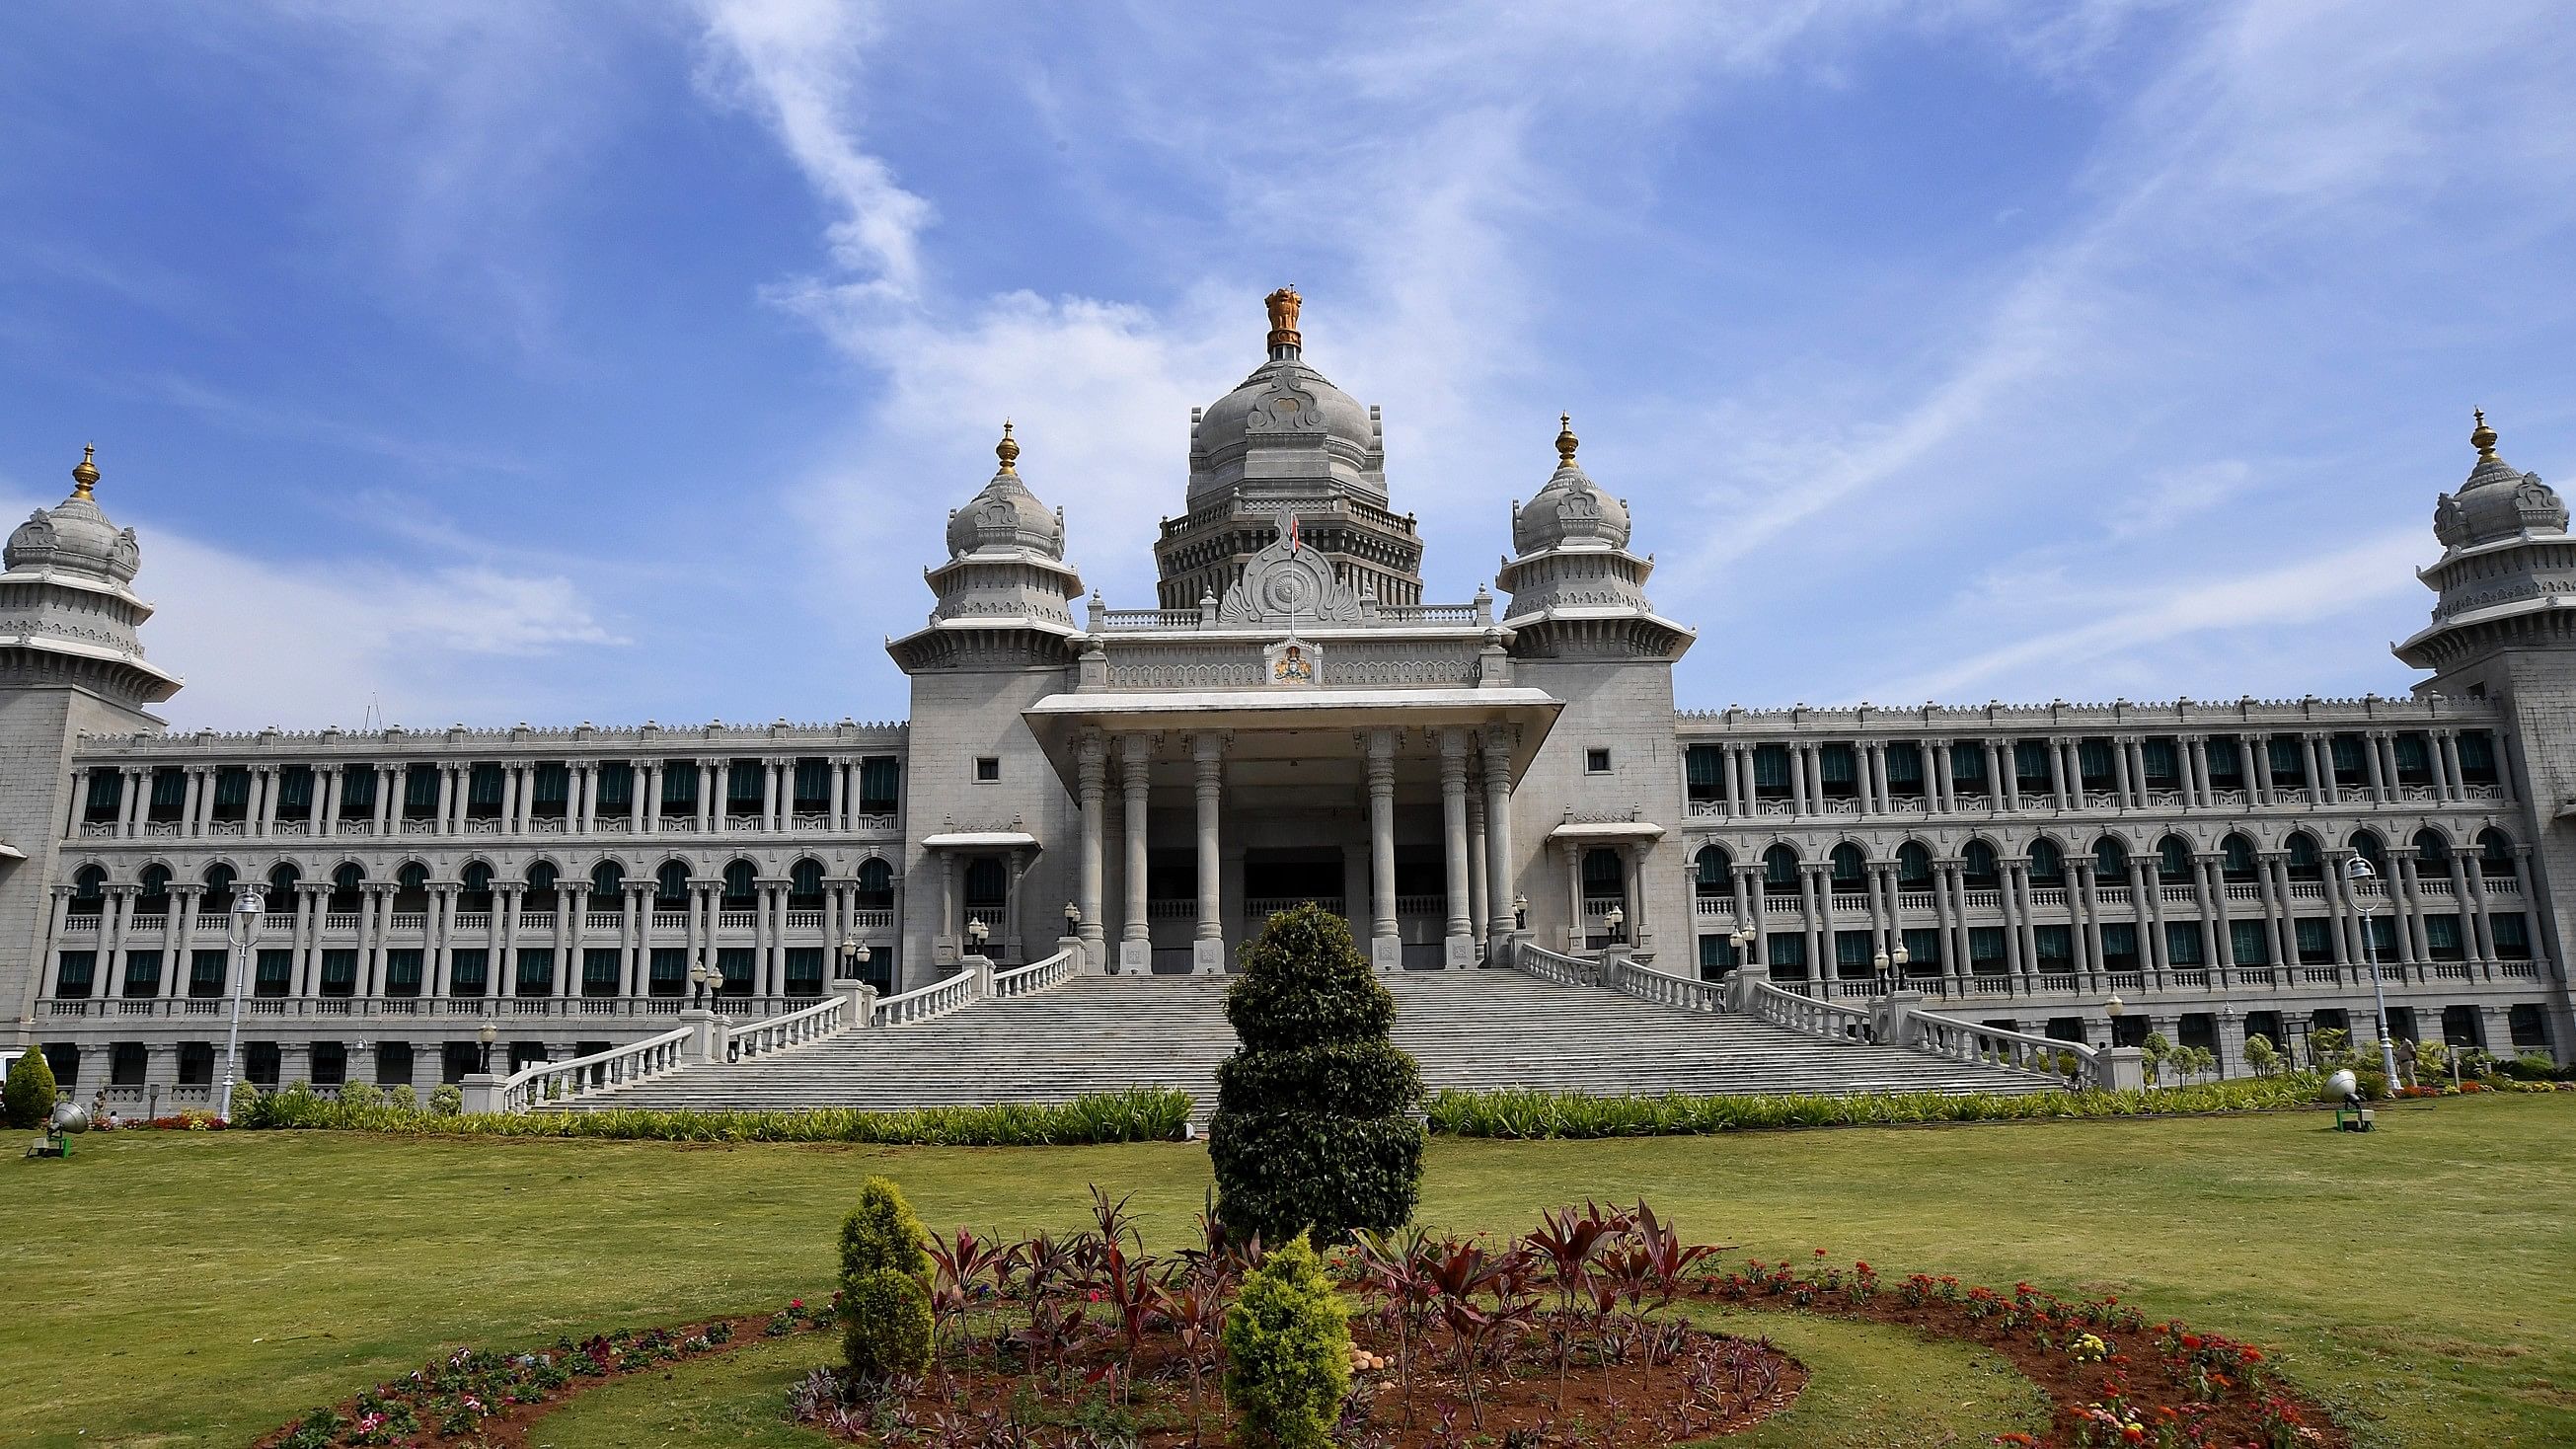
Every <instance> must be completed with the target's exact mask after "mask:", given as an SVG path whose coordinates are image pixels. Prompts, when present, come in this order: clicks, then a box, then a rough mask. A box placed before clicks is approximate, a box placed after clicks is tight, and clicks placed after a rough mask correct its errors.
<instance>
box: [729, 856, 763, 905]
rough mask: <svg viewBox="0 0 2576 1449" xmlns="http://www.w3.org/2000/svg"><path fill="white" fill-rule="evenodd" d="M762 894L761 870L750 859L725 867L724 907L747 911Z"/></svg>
mask: <svg viewBox="0 0 2576 1449" xmlns="http://www.w3.org/2000/svg"><path fill="white" fill-rule="evenodd" d="M759 894H760V872H759V870H758V869H757V868H755V867H754V866H753V865H752V863H751V862H750V861H747V860H737V861H735V862H734V863H733V864H731V865H728V866H726V867H725V868H724V908H725V909H726V910H729V911H747V910H750V909H751V907H752V903H753V901H754V900H755V899H756V898H757V897H758V896H759Z"/></svg>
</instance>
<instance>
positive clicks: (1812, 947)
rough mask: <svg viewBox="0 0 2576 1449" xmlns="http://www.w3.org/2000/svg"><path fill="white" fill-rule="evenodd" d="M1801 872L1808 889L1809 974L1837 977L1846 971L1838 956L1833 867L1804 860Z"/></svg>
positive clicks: (1806, 889)
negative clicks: (1835, 932) (1835, 941)
mask: <svg viewBox="0 0 2576 1449" xmlns="http://www.w3.org/2000/svg"><path fill="white" fill-rule="evenodd" d="M1798 875H1799V878H1800V884H1801V887H1802V888H1803V889H1804V891H1805V892H1806V899H1805V902H1804V903H1805V905H1806V908H1807V921H1806V926H1807V960H1808V970H1809V973H1810V975H1811V977H1812V978H1813V979H1815V980H1818V981H1832V980H1835V979H1836V978H1837V976H1838V975H1839V973H1840V972H1841V970H1842V962H1841V961H1839V960H1837V959H1836V958H1835V956H1834V880H1833V867H1832V866H1831V865H1830V864H1825V865H1819V864H1816V863H1814V862H1812V861H1811V862H1804V863H1801V865H1800V866H1799V869H1798Z"/></svg>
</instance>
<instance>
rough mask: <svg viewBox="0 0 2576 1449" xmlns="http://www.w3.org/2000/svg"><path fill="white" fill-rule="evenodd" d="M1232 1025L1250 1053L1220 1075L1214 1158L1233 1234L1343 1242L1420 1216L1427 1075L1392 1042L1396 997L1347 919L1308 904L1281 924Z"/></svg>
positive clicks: (1241, 985)
mask: <svg viewBox="0 0 2576 1449" xmlns="http://www.w3.org/2000/svg"><path fill="white" fill-rule="evenodd" d="M1225 1015H1226V1020H1228V1021H1230V1022H1232V1023H1233V1024H1234V1034H1235V1036H1236V1037H1237V1038H1239V1039H1240V1040H1241V1042H1242V1046H1241V1048H1240V1049H1239V1050H1237V1051H1236V1052H1235V1054H1234V1055H1233V1056H1231V1057H1229V1058H1227V1059H1226V1060H1225V1061H1224V1062H1223V1063H1222V1064H1221V1065H1219V1066H1218V1068H1217V1076H1216V1081H1217V1097H1216V1102H1217V1106H1216V1120H1215V1121H1214V1122H1213V1123H1212V1124H1210V1127H1209V1131H1208V1155H1209V1157H1210V1159H1211V1161H1212V1162H1213V1164H1214V1166H1215V1168H1216V1183H1217V1214H1218V1216H1219V1218H1220V1219H1221V1220H1222V1221H1223V1222H1224V1223H1225V1225H1226V1227H1227V1229H1228V1230H1229V1231H1231V1232H1236V1233H1259V1234H1260V1235H1261V1237H1262V1239H1263V1240H1264V1241H1266V1242H1280V1241H1283V1240H1285V1239H1287V1238H1289V1237H1292V1236H1294V1235H1295V1234H1296V1233H1297V1232H1298V1230H1300V1229H1312V1230H1313V1233H1314V1236H1315V1238H1316V1240H1317V1241H1318V1242H1340V1241H1342V1240H1344V1239H1346V1238H1348V1237H1349V1236H1350V1234H1351V1230H1352V1229H1354V1228H1374V1229H1378V1230H1381V1231H1383V1230H1385V1229H1388V1228H1393V1227H1395V1226H1397V1225H1399V1224H1401V1223H1403V1222H1404V1221H1405V1220H1406V1219H1407V1218H1410V1217H1412V1216H1413V1205H1414V1201H1415V1198H1416V1197H1417V1195H1418V1194H1419V1192H1420V1190H1421V1185H1422V1138H1423V1131H1422V1125H1421V1124H1420V1123H1419V1122H1417V1121H1415V1120H1414V1119H1413V1118H1412V1117H1411V1116H1410V1115H1409V1114H1410V1113H1411V1112H1412V1110H1413V1109H1414V1107H1415V1105H1416V1104H1417V1103H1419V1102H1420V1101H1421V1099H1422V1075H1421V1072H1420V1070H1419V1069H1418V1068H1416V1067H1415V1066H1414V1063H1413V1058H1412V1057H1410V1056H1407V1055H1406V1054H1405V1053H1403V1052H1401V1051H1398V1050H1396V1048H1395V1045H1394V1043H1392V1042H1390V1041H1388V1040H1387V1027H1388V1026H1389V1025H1390V1024H1392V1023H1393V1022H1394V1020H1395V999H1394V998H1393V997H1391V996H1389V995H1387V994H1386V988H1385V987H1384V986H1381V985H1379V984H1378V980H1377V976H1376V975H1375V973H1373V972H1372V971H1370V969H1369V964H1368V961H1367V960H1366V959H1365V958H1364V957H1362V956H1361V955H1360V953H1359V951H1358V949H1357V948H1356V947H1354V946H1353V945H1352V944H1351V929H1350V927H1349V926H1348V925H1347V924H1345V923H1344V922H1343V920H1342V918H1341V917H1339V916H1336V915H1334V914H1332V913H1331V912H1329V911H1326V910H1324V909H1323V908H1321V907H1319V906H1316V905H1313V904H1307V905H1302V906H1299V907H1297V908H1296V909H1294V910H1287V911H1281V912H1279V913H1278V914H1276V915H1274V916H1272V917H1271V918H1270V924H1269V926H1268V928H1267V929H1265V930H1264V931H1263V932H1262V933H1261V936H1260V938H1259V939H1258V940H1255V941H1254V942H1252V943H1251V944H1250V945H1248V946H1246V947H1245V948H1244V950H1243V974H1242V975H1240V976H1238V977H1236V978H1235V981H1234V984H1233V986H1232V987H1231V988H1229V989H1228V990H1227V992H1226V997H1225Z"/></svg>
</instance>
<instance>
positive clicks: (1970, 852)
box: [1587, 827, 2520, 896]
mask: <svg viewBox="0 0 2576 1449" xmlns="http://www.w3.org/2000/svg"><path fill="white" fill-rule="evenodd" d="M2406 843H2407V845H2408V846H2409V847H2410V848H2412V849H2413V850H2414V852H2415V854H2416V858H2417V860H2418V861H2419V862H2421V863H2423V864H2425V865H2429V866H2432V867H2434V868H2436V869H2448V867H2449V864H2450V861H2451V858H2452V856H2453V854H2454V850H2453V846H2452V842H2451V840H2450V838H2449V837H2448V836H2446V835H2445V834H2443V833H2442V832H2440V831H2438V830H2434V829H2431V828H2429V827H2428V828H2426V829H2422V830H2418V831H2417V832H2415V835H2414V837H2413V838H2412V839H2410V840H2408V841H2407V842H2406ZM2282 844H2283V848H2284V849H2285V850H2286V851H2287V852H2288V855H2289V860H2288V866H2289V874H2290V879H2292V880H2294V881H2313V880H2323V879H2325V875H2326V865H2327V858H2326V849H2325V847H2324V846H2323V844H2321V843H2320V841H2319V840H2318V838H2317V836H2316V835H2314V834H2313V833H2311V832H2309V831H2306V830H2294V831H2292V832H2290V834H2289V836H2288V837H2287V839H2285V840H2284V841H2283V843H2282ZM2469 845H2470V846H2471V849H2470V850H2468V851H2464V852H2459V853H2460V854H2462V855H2463V857H2464V858H2465V859H2466V860H2467V861H2469V862H2472V863H2474V864H2475V866H2476V867H2477V870H2478V872H2479V874H2481V875H2486V876H2510V875H2512V874H2514V867H2515V860H2516V858H2517V857H2518V855H2519V854H2520V852H2519V851H2518V850H2517V849H2516V847H2515V845H2514V842H2513V839H2512V837H2510V836H2508V835H2506V834H2505V833H2504V832H2503V831H2501V830H2498V829H2495V828H2493V827H2489V828H2487V829H2485V830H2482V831H2480V832H2479V833H2478V835H2477V837H2476V838H2475V840H2473V841H2471V842H2469ZM2343 848H2344V849H2346V850H2349V851H2351V852H2352V853H2353V854H2355V855H2358V856H2360V857H2362V858H2363V859H2365V860H2367V861H2369V862H2370V863H2371V865H2372V866H2373V868H2374V869H2377V870H2379V871H2380V873H2381V874H2382V875H2383V876H2384V875H2385V874H2386V869H2387V855H2388V849H2389V847H2388V844H2387V842H2386V840H2385V839H2384V838H2383V837H2382V836H2381V835H2380V834H2379V832H2377V831H2374V830H2367V829H2364V830H2356V831H2354V832H2352V834H2351V835H2350V836H2348V837H2347V838H2346V839H2345V840H2344V842H2343ZM2086 853H2087V854H2088V855H2089V856H2090V857H2091V859H2092V866H2093V872H2094V876H2095V878H2096V879H2097V880H2100V881H2102V882H2103V883H2105V884H2118V883H2121V882H2124V881H2126V880H2127V879H2128V875H2129V867H2130V863H2131V856H2130V848H2129V845H2128V843H2127V842H2126V841H2123V840H2121V839H2120V838H2118V837H2117V836H2111V835H2104V836H2101V837H2099V838H2097V839H2096V840H2094V841H2093V843H2092V845H2091V847H2090V848H2089V849H2088V850H2087V851H2086ZM2218 855H2219V857H2220V863H2219V875H2220V878H2221V879H2223V880H2227V881H2231V882H2233V881H2251V880H2253V879H2255V877H2256V874H2257V872H2258V869H2259V865H2258V862H2259V859H2260V852H2258V851H2257V849H2256V848H2255V845H2254V842H2253V840H2252V838H2250V837H2249V836H2247V835H2246V834H2244V832H2242V831H2231V832H2229V833H2228V835H2227V836H2226V837H2225V838H2223V839H2222V840H2220V841H2219V845H2218ZM2017 858H2018V859H2019V860H2020V862H2021V863H2022V864H2024V865H2025V866H2026V867H2027V868H2028V872H2029V876H2030V879H2031V881H2032V883H2033V884H2036V885H2042V886H2052V885H2063V884H2065V883H2066V881H2067V876H2068V870H2067V864H2068V862H2067V846H2066V845H2065V844H2063V843H2061V842H2059V841H2057V840H2056V839H2053V838H2051V837H2048V836H2041V837H2039V838H2038V839H2036V840H2033V841H2031V842H2030V844H2029V845H2028V846H2027V847H2025V848H2024V849H2023V850H2022V851H2020V852H2019V853H2018V856H2017ZM2005 859H2006V857H2005V854H2004V851H2003V849H2002V848H2001V847H1998V846H1997V845H1996V844H1995V843H1994V842H1992V841H1989V840H1987V839H1985V838H1983V837H1976V838H1972V839H1970V840H1969V841H1968V842H1967V843H1966V844H1965V845H1963V846H1961V847H1960V848H1959V855H1958V860H1959V873H1960V876H1961V879H1962V881H1963V883H1964V884H1965V885H1966V886H1967V888H1968V889H1970V890H1991V889H1995V888H1997V887H1999V886H2000V885H2001V884H2002V881H2003V870H2004V862H2005ZM2198 859H2199V856H2198V852H2197V851H2195V850H2194V849H2193V847H2192V844H2191V842H2190V841H2188V840H2185V839H2184V838H2183V837H2181V836H2179V835H2166V836H2164V837H2162V838H2161V839H2159V840H2158V841H2157V842H2156V844H2155V849H2154V852H2153V854H2152V855H2151V856H2150V857H2149V858H2148V859H2147V860H2145V861H2143V862H2141V864H2143V865H2145V866H2146V867H2147V869H2149V870H2151V871H2152V872H2153V873H2154V875H2155V877H2156V879H2157V880H2158V881H2159V882H2161V883H2165V884H2180V883H2184V882H2187V881H2189V880H2191V879H2192V878H2193V873H2194V871H2195V870H2196V869H2197V864H2198ZM1933 862H1934V857H1933V854H1932V850H1931V848H1930V847H1929V846H1926V845H1925V844H1923V843H1922V842H1921V841H1918V840H1908V841H1905V842H1903V843H1901V844H1899V845H1898V846H1897V847H1896V850H1895V852H1894V853H1893V854H1892V855H1890V856H1887V857H1883V858H1881V859H1879V860H1876V861H1873V860H1872V859H1871V857H1870V856H1869V854H1868V852H1866V851H1865V850H1863V849H1862V848H1861V846H1860V845H1858V844H1857V843H1855V842H1853V841H1848V840H1846V841H1844V842H1842V843H1840V844H1838V845H1836V846H1834V847H1833V848H1832V849H1831V850H1829V851H1827V852H1826V853H1825V857H1824V859H1823V861H1822V862H1821V864H1822V865H1823V866H1824V868H1825V873H1826V875H1827V877H1828V878H1829V879H1830V880H1831V881H1832V883H1833V884H1834V885H1835V886H1837V887H1842V886H1848V887H1849V888H1850V889H1853V890H1860V889H1862V888H1863V887H1864V885H1865V883H1866V881H1867V879H1868V876H1869V871H1870V868H1871V866H1872V865H1892V866H1893V867H1894V869H1895V872H1896V882H1897V886H1898V888H1899V889H1908V888H1919V889H1923V890H1930V889H1931V888H1932V875H1933ZM1587 865H1588V862H1587ZM1807 866H1808V861H1807V860H1806V858H1805V857H1804V856H1802V855H1801V854H1800V853H1799V851H1798V848H1797V847H1796V846H1794V845H1792V844H1790V843H1789V842H1787V841H1779V842H1775V843H1774V844H1772V845H1770V846H1769V847H1767V848H1765V849H1764V850H1763V851H1762V853H1761V855H1760V856H1759V857H1757V858H1756V860H1755V863H1754V866H1753V868H1754V869H1755V870H1756V871H1757V873H1758V875H1759V879H1760V883H1761V889H1762V890H1763V892H1764V893H1765V894H1767V895H1796V894H1798V890H1799V878H1800V875H1801V873H1802V872H1803V871H1804V870H1805V869H1806V868H1807ZM1735 873H1736V860H1735V857H1734V855H1733V854H1732V853H1731V852H1730V851H1728V850H1727V849H1726V847H1724V846H1722V845H1715V844H1712V845H1706V846H1702V847H1701V848H1700V850H1699V852H1698V853H1697V854H1696V855H1694V856H1693V857H1692V858H1691V878H1692V882H1693V885H1694V887H1695V888H1696V890H1697V893H1698V894H1700V895H1703V896H1720V895H1726V894H1729V893H1730V892H1732V891H1733V889H1734V882H1735Z"/></svg>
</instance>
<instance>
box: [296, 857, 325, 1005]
mask: <svg viewBox="0 0 2576 1449" xmlns="http://www.w3.org/2000/svg"><path fill="white" fill-rule="evenodd" d="M330 894H331V887H330V886H329V885H327V884H325V885H315V884H313V883H311V882H309V881H297V882H296V884H295V934H294V941H295V971H294V986H293V988H292V989H293V993H294V995H295V997H296V998H297V999H298V1000H303V999H305V998H308V997H311V996H313V995H315V994H316V993H318V992H319V991H320V990H321V973H322V960H321V951H322V918H323V916H324V914H325V909H324V908H325V906H326V904H327V902H328V899H329V897H330Z"/></svg>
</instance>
